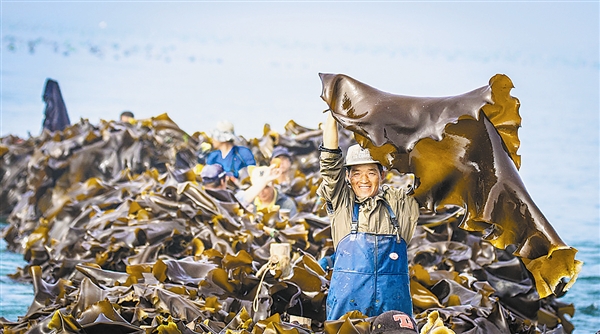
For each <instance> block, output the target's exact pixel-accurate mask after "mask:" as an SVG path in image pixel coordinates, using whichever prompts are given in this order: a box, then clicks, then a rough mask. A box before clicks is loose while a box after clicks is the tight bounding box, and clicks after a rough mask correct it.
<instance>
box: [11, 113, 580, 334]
mask: <svg viewBox="0 0 600 334" xmlns="http://www.w3.org/2000/svg"><path fill="white" fill-rule="evenodd" d="M320 139H321V132H320V130H319V129H311V128H305V127H302V126H300V125H298V124H296V123H295V122H293V121H290V122H288V124H287V125H286V126H285V129H284V131H283V132H281V133H278V132H276V131H274V130H273V129H271V128H270V127H269V126H268V125H265V129H264V133H263V136H262V137H261V138H255V139H250V140H245V139H244V138H243V137H241V139H240V140H242V142H241V143H240V144H243V145H247V146H249V147H250V148H251V149H252V150H253V152H254V154H255V156H256V158H257V161H258V162H259V163H260V164H266V163H267V161H268V159H269V157H270V154H271V152H272V148H273V147H274V146H275V145H282V146H285V147H287V148H288V149H289V150H290V151H291V152H293V153H294V156H295V162H294V164H295V166H294V167H295V168H296V174H295V179H294V182H293V186H292V187H291V189H290V191H291V194H292V196H293V197H294V198H295V200H296V202H297V204H298V208H299V214H298V215H296V216H295V217H290V218H289V219H287V218H284V217H281V216H279V214H278V213H277V212H258V213H257V214H253V213H250V212H248V211H246V210H244V208H242V207H240V205H239V204H238V203H236V202H235V201H230V200H228V198H225V197H214V196H212V195H211V194H209V192H207V191H206V190H205V189H204V188H203V186H202V184H201V180H200V179H199V177H198V176H197V175H196V173H195V172H194V167H195V164H196V156H197V155H198V154H199V153H200V152H201V150H202V149H201V146H202V144H203V143H208V141H209V140H208V138H207V137H206V136H204V133H203V132H197V133H195V134H193V135H188V134H186V133H185V132H183V131H181V130H180V129H179V127H178V126H177V125H176V124H175V123H173V122H172V121H171V120H170V119H169V118H168V116H167V115H159V116H158V117H155V118H151V119H147V120H138V121H137V122H136V123H134V124H123V123H119V122H112V121H110V122H104V121H103V122H101V124H100V125H98V126H96V125H92V124H90V123H89V122H88V121H86V120H81V121H80V122H79V123H76V124H74V125H72V126H70V127H67V128H66V129H65V130H64V131H59V132H53V133H52V132H48V131H46V132H43V133H42V135H41V136H39V137H35V138H29V139H27V140H23V139H20V138H16V137H12V136H9V137H5V138H2V142H1V145H0V155H1V157H2V160H1V161H0V173H1V174H0V175H1V179H0V181H1V185H2V188H1V190H0V196H1V198H2V199H3V203H7V205H6V206H5V207H3V208H2V214H3V215H4V216H5V217H6V219H7V222H8V226H7V227H6V228H5V229H4V230H3V237H4V239H5V240H6V242H7V245H8V248H9V249H11V250H13V251H17V252H21V253H23V254H24V257H25V259H26V260H27V262H28V264H27V265H26V266H25V267H24V268H18V269H17V270H16V272H15V273H14V274H13V275H11V277H12V278H13V279H16V280H21V281H27V282H31V283H32V284H33V288H34V300H33V302H32V304H31V306H30V307H29V309H28V311H27V313H26V314H25V315H23V316H22V317H19V319H18V320H16V321H8V320H6V319H4V318H0V324H2V330H3V332H4V333H25V332H28V333H48V332H60V333H105V332H109V331H117V332H119V333H257V334H259V333H315V332H319V333H369V331H370V328H369V327H370V324H371V322H372V320H373V319H370V318H367V317H365V316H364V315H362V314H360V313H358V312H351V313H349V314H346V315H345V316H344V317H342V318H341V319H338V320H336V321H328V322H325V321H324V319H325V312H324V305H325V304H324V302H325V298H326V294H327V289H328V284H329V279H330V273H329V272H326V271H324V270H323V269H322V268H321V267H320V266H319V264H318V263H317V260H318V259H320V258H321V257H322V256H323V255H325V254H329V253H330V252H331V251H332V240H331V236H330V233H329V223H328V218H327V215H326V212H325V210H324V208H323V205H322V203H320V201H319V199H318V198H317V197H316V195H315V190H316V188H317V186H318V184H319V182H320V175H319V171H318V151H317V147H318V143H319V142H320ZM352 141H353V138H352V135H351V132H348V131H342V135H341V138H340V143H341V145H342V146H343V147H347V146H348V145H349V144H350V143H352ZM386 180H387V181H386V182H388V183H390V184H395V183H396V182H400V180H401V177H400V174H399V173H398V172H397V171H391V172H390V173H389V175H388V178H387V179H386ZM247 183H248V180H240V184H239V185H236V184H230V185H229V186H230V187H231V188H233V187H235V186H241V187H244V186H246V185H247ZM4 200H6V201H4ZM465 215H467V211H466V210H465V209H464V208H462V207H460V206H456V205H454V206H452V205H445V206H443V207H438V208H437V210H429V209H428V208H427V206H425V205H424V206H423V210H422V213H421V216H420V219H419V227H418V229H417V231H416V233H415V237H414V239H413V241H412V242H411V243H410V245H409V254H410V259H411V291H412V294H413V302H414V307H415V315H416V319H417V322H418V325H419V327H420V328H427V329H432V328H433V327H438V329H439V327H440V326H447V328H452V329H453V330H454V331H455V332H457V333H507V332H511V333H535V332H540V331H541V329H544V330H545V332H546V333H562V332H571V331H572V326H571V324H570V322H569V320H568V316H569V315H570V316H572V315H573V311H574V310H573V307H572V306H571V305H564V304H562V303H560V302H559V301H558V299H557V298H556V297H554V296H548V297H546V298H540V296H539V294H538V291H537V289H536V286H535V285H534V283H533V282H534V280H533V277H532V276H531V275H530V273H529V271H527V270H526V268H525V266H524V265H523V263H522V261H521V260H520V259H519V258H518V257H515V256H514V255H513V254H512V251H513V249H512V248H511V247H513V246H508V247H506V249H499V248H496V247H494V246H493V244H492V243H491V242H490V241H488V240H486V239H485V238H484V237H483V236H482V233H481V232H478V231H471V232H467V231H466V230H464V229H461V228H459V224H460V223H461V222H462V221H463V220H464V217H465ZM276 243H288V244H290V245H291V247H292V252H291V254H290V261H291V263H290V265H291V270H289V271H284V270H281V267H280V266H278V265H277V264H278V263H277V259H274V258H272V256H271V254H270V246H271V245H272V244H276ZM513 248H514V247H513ZM298 319H304V320H303V321H300V322H297V321H296V320H298ZM307 319H308V321H306V320H307Z"/></svg>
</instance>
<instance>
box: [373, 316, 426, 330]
mask: <svg viewBox="0 0 600 334" xmlns="http://www.w3.org/2000/svg"><path fill="white" fill-rule="evenodd" d="M378 333H391V334H404V333H418V329H417V323H416V322H415V320H414V319H413V318H412V317H411V316H409V315H408V314H406V313H404V312H401V311H387V312H384V313H382V314H380V315H379V316H377V317H376V318H375V320H373V325H372V326H371V334H378Z"/></svg>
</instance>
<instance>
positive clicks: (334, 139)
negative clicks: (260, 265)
mask: <svg viewBox="0 0 600 334" xmlns="http://www.w3.org/2000/svg"><path fill="white" fill-rule="evenodd" d="M338 146H339V144H338V124H337V121H336V120H335V118H333V116H332V115H331V111H328V112H327V120H326V121H325V125H324V127H323V147H325V148H327V149H330V150H336V149H337V148H338Z"/></svg>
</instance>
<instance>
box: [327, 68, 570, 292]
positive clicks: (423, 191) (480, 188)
mask: <svg viewBox="0 0 600 334" xmlns="http://www.w3.org/2000/svg"><path fill="white" fill-rule="evenodd" d="M321 79H322V83H323V93H322V95H321V97H322V98H323V100H324V101H325V102H326V103H327V104H328V106H329V108H330V109H331V110H332V112H333V115H334V117H335V118H336V119H337V120H338V121H339V122H340V123H341V124H342V125H343V126H344V127H346V128H348V129H350V130H352V131H355V132H356V133H358V134H359V135H360V137H359V142H361V144H362V145H363V146H366V147H369V148H370V149H371V150H372V151H373V152H374V155H375V156H376V158H377V159H378V160H379V161H381V162H382V163H383V164H384V165H386V166H388V167H393V168H395V169H397V170H398V171H400V172H405V173H414V174H415V175H416V176H417V177H418V178H419V180H420V182H421V183H420V186H419V188H417V190H416V191H415V196H416V198H417V200H418V201H419V203H421V204H422V205H424V206H426V207H427V208H429V209H431V210H436V209H439V208H442V207H443V206H445V205H458V206H461V207H464V208H465V209H466V217H465V219H464V221H463V222H462V223H461V227H462V228H464V229H467V230H470V231H481V232H485V239H486V240H488V241H490V242H491V243H492V244H493V245H494V246H496V247H498V248H501V249H504V248H506V247H508V246H509V245H516V246H517V249H516V250H515V251H514V252H515V254H516V255H517V256H519V257H520V258H522V260H523V262H524V263H525V265H526V266H527V268H528V269H529V271H530V272H531V273H532V274H533V276H534V278H535V283H536V287H537V290H538V293H539V294H540V296H541V297H546V296H548V295H550V294H552V293H556V294H559V295H560V294H562V293H564V291H565V290H567V289H568V288H569V287H570V286H571V285H572V284H573V283H575V280H576V278H577V274H578V273H579V271H580V270H581V265H582V263H581V262H580V261H578V260H575V253H576V252H577V250H576V249H574V248H572V247H569V246H568V245H566V244H565V243H564V242H563V241H562V240H561V239H560V237H559V236H558V235H557V234H556V231H555V230H554V229H553V228H552V226H551V225H550V223H549V222H548V221H547V219H546V218H545V217H544V215H543V214H542V213H541V211H540V210H539V209H538V207H537V206H536V205H535V203H534V202H533V200H532V199H531V197H530V196H529V194H528V193H527V191H526V189H525V185H524V184H523V182H522V181H521V178H520V177H519V174H518V168H519V167H520V156H518V155H517V153H516V152H517V149H518V147H519V139H518V136H517V130H518V128H519V126H520V124H521V117H520V116H519V112H518V109H519V105H520V103H519V101H518V100H517V99H516V98H514V97H512V96H510V90H511V89H512V88H513V84H512V82H511V80H510V79H509V78H508V77H507V76H505V75H495V76H494V77H492V78H491V79H490V82H489V85H486V86H483V87H481V88H478V89H476V90H473V91H471V92H468V93H465V94H462V95H457V96H450V97H436V98H431V97H427V98H419V97H410V96H402V95H394V94H390V93H386V92H382V91H379V90H377V89H375V88H373V87H370V86H368V85H366V84H364V83H361V82H359V81H357V80H355V79H353V78H350V77H348V76H345V75H334V74H321ZM564 279H566V280H564Z"/></svg>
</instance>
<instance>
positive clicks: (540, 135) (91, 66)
mask: <svg viewBox="0 0 600 334" xmlns="http://www.w3.org/2000/svg"><path fill="white" fill-rule="evenodd" d="M42 28H44V27H42ZM42 30H43V29H40V30H26V31H25V30H19V27H18V26H16V27H12V28H11V27H10V26H9V29H6V28H5V30H4V32H3V34H4V35H3V36H2V45H1V47H2V51H3V55H2V73H1V74H2V75H1V80H2V85H0V87H2V93H3V95H2V104H1V105H0V106H2V110H1V117H0V135H8V134H13V133H16V134H18V135H20V136H23V135H24V132H25V131H23V129H11V128H7V127H6V126H4V127H3V126H2V120H3V119H4V122H9V123H10V124H17V122H16V121H15V122H13V120H15V119H17V120H20V121H21V122H26V123H27V124H28V126H27V129H28V130H31V132H32V133H34V135H35V134H37V133H39V132H38V129H40V126H38V124H39V125H41V122H42V114H43V108H44V105H43V103H42V101H41V95H42V90H43V84H44V81H45V79H46V77H52V78H53V79H55V80H57V81H58V82H59V84H60V86H61V88H62V89H63V96H64V97H65V102H66V105H67V108H68V109H69V106H71V105H78V106H85V105H88V106H89V108H90V114H94V113H95V114H94V115H102V117H103V118H105V119H110V118H115V117H116V116H117V115H118V114H119V113H120V112H121V111H122V110H124V109H127V108H128V106H130V105H134V106H137V108H138V109H134V111H135V112H136V113H138V114H144V112H145V111H144V104H142V103H141V102H142V101H138V100H128V98H129V96H128V94H127V92H128V89H132V88H131V87H133V86H134V85H135V83H132V82H131V81H130V80H131V78H136V79H139V80H140V83H142V81H143V82H151V81H152V80H157V83H156V85H155V87H156V88H155V89H156V91H151V92H150V93H151V94H153V95H156V96H160V94H162V90H163V88H162V87H164V86H163V85H175V84H177V83H178V81H180V80H182V79H184V78H186V77H189V76H190V75H189V74H188V71H187V68H188V67H186V66H195V67H196V68H198V67H199V66H204V67H202V68H205V69H206V71H205V72H203V73H202V75H205V76H208V77H210V78H211V79H212V78H214V80H210V84H211V85H213V84H214V85H215V87H227V88H228V89H231V88H236V89H237V87H231V86H230V84H228V83H224V82H220V81H219V77H220V75H219V73H218V71H220V70H225V69H226V67H227V66H229V65H228V63H227V54H228V53H227V52H228V51H229V49H217V50H219V52H221V53H218V52H217V53H214V52H212V51H211V50H215V48H214V47H215V45H230V44H227V43H234V42H235V40H234V41H233V42H232V40H231V39H227V38H224V39H212V40H208V41H205V44H203V45H204V46H205V47H206V49H205V50H204V51H203V52H199V53H192V52H189V53H186V52H182V48H181V46H179V45H178V46H177V47H176V46H174V45H173V46H171V45H170V44H166V43H165V44H160V43H155V44H154V45H148V44H145V43H143V42H140V43H138V42H130V43H129V44H127V43H125V42H121V44H111V43H110V39H109V38H107V40H108V41H105V40H104V37H103V38H102V39H101V38H100V37H99V36H94V35H90V36H88V35H86V36H85V38H83V39H87V38H89V39H90V41H91V42H89V43H88V44H85V45H83V46H82V45H81V43H79V44H78V42H77V41H80V40H82V38H81V37H80V36H79V35H77V34H75V33H73V34H71V35H68V36H70V37H65V36H66V35H60V34H58V33H56V32H55V33H54V35H53V36H46V35H44V34H43V33H42V32H40V31H42ZM180 37H181V36H180ZM190 39H191V38H190ZM259 42H260V41H259ZM255 44H256V45H251V46H249V47H253V48H258V47H259V46H261V45H262V44H260V43H258V42H256V43H255ZM284 44H285V43H284ZM272 45H273V44H271V45H267V47H271V48H274V47H273V46H272ZM275 45H276V46H277V45H278V44H275ZM308 46H310V45H308ZM308 46H303V45H300V46H294V45H292V46H291V47H290V48H293V47H297V48H300V47H308ZM282 47H288V46H286V45H283V46H282ZM184 50H185V49H184ZM232 51H233V50H232ZM297 51H298V49H293V50H292V52H297ZM312 51H315V52H316V51H318V50H312ZM326 51H328V49H326ZM211 52H212V53H211ZM236 52H240V51H239V50H238V51H236ZM271 55H272V54H271ZM283 55H287V54H283ZM290 57H291V56H290ZM324 57H325V56H323V57H321V58H324ZM180 58H182V59H180ZM356 61H357V64H360V63H359V62H360V61H362V59H357V60H356ZM148 64H158V65H156V66H155V67H153V68H152V69H149V68H148ZM213 65H214V66H213ZM234 65H235V66H237V65H239V66H240V69H242V68H245V67H246V63H243V64H242V63H240V64H234ZM275 65H278V64H273V63H271V67H274V66H275ZM284 65H285V63H282V64H281V71H283V72H285V71H286V70H288V68H286V67H285V66H284ZM443 65H444V64H443ZM484 65H485V64H479V65H477V64H473V65H472V66H471V64H465V65H464V68H471V69H473V71H472V72H471V73H470V75H473V73H475V72H478V71H480V72H482V73H486V74H485V75H482V76H481V81H480V83H481V85H484V84H486V83H487V80H488V79H489V76H487V75H488V74H489V73H490V71H492V72H491V74H494V73H497V72H495V71H498V70H497V69H485V70H483V69H482V68H483V66H484ZM500 65H501V64H500ZM575 65H577V64H575ZM575 65H573V66H575ZM306 66H307V67H309V66H311V65H306ZM511 66H512V65H511ZM519 66H520V65H519ZM557 66H563V68H562V70H564V66H565V65H564V64H562V65H561V64H557ZM496 67H498V66H496ZM215 68H218V69H217V70H214V69H215ZM299 68H302V66H299ZM309 69H310V71H312V68H309ZM320 70H322V71H327V70H329V69H328V68H325V69H320ZM361 70H363V69H362V68H361ZM542 70H545V69H543V68H539V67H537V68H535V67H534V68H528V69H526V68H525V67H518V66H514V67H511V68H510V69H508V68H507V69H506V72H508V73H507V74H508V75H509V76H510V77H511V78H512V79H513V81H515V86H516V87H517V88H515V90H514V91H513V94H514V95H515V96H517V97H519V98H520V100H521V116H522V117H523V127H522V129H521V130H520V131H519V137H520V139H521V148H520V149H519V154H521V155H522V168H521V170H520V174H521V177H522V179H523V181H524V183H525V185H526V187H527V190H528V192H529V194H530V195H531V197H532V198H533V201H534V202H535V203H536V205H537V206H538V207H539V208H540V210H541V211H542V213H544V215H545V216H546V218H548V220H549V221H550V223H551V224H552V225H553V226H554V228H555V229H556V230H557V232H558V234H559V235H560V236H561V238H562V239H563V240H564V241H565V242H566V243H567V244H568V245H570V246H573V247H575V248H577V249H578V250H579V252H578V254H577V259H579V260H582V261H583V262H584V266H583V269H582V271H581V273H580V275H579V278H578V280H577V282H576V283H575V284H574V286H573V287H572V288H571V290H570V291H569V292H568V293H567V294H566V295H565V296H564V297H562V298H561V301H563V302H566V303H573V304H574V305H575V308H576V313H575V316H574V317H573V318H572V322H573V323H574V324H575V326H576V329H575V333H578V334H587V333H595V332H596V331H598V330H600V221H599V219H600V218H599V210H600V200H599V194H600V193H599V171H600V168H599V151H600V148H599V145H598V138H599V134H598V132H599V122H598V118H599V111H598V98H597V94H598V83H597V82H596V83H595V85H596V86H593V85H579V86H578V85H571V86H572V87H571V88H570V89H572V92H571V91H569V92H567V93H569V94H571V93H572V94H571V95H572V96H574V98H572V99H569V100H568V101H562V102H560V103H555V102H549V101H550V100H551V98H554V97H556V95H561V94H562V93H565V92H564V90H565V89H563V90H562V91H557V92H555V91H553V90H552V88H554V87H550V88H548V87H546V88H541V87H540V88H539V91H535V92H536V93H537V95H536V96H537V97H536V98H534V97H531V95H528V94H529V93H528V92H529V91H528V89H531V88H532V87H529V86H528V84H527V83H525V82H523V81H519V80H515V79H518V78H519V77H520V76H521V77H526V76H535V75H538V74H537V73H536V72H535V71H538V72H539V73H542ZM281 71H280V72H281ZM356 71H359V69H356ZM500 71H505V68H504V67H502V66H500ZM528 71H529V72H528ZM591 71H592V72H593V73H592V76H593V77H595V78H596V79H595V80H597V78H598V68H597V67H596V68H594V69H592V70H591ZM313 72H314V82H311V83H307V84H308V85H314V89H312V91H313V92H312V93H310V99H311V101H312V100H316V101H317V104H316V107H315V108H313V107H311V108H306V109H310V110H304V111H303V112H299V111H297V110H295V109H291V108H292V107H293V106H296V105H298V103H299V102H298V101H277V100H276V99H277V95H278V92H277V91H274V92H272V94H271V96H272V98H273V103H275V104H277V105H278V106H280V107H281V108H272V109H271V111H270V112H271V115H266V116H262V115H254V114H253V115H252V117H249V116H248V115H247V114H244V113H243V112H241V111H240V112H239V113H237V114H235V115H234V117H233V121H234V124H236V130H237V129H240V131H238V134H241V135H245V137H247V138H254V137H258V136H260V133H261V131H262V127H261V126H262V125H263V124H265V123H269V122H271V121H273V120H276V119H277V120H281V122H279V123H278V124H281V125H282V124H284V122H285V121H287V120H290V119H293V120H300V119H301V120H302V121H301V122H299V123H300V124H301V125H303V126H307V127H310V128H316V127H317V126H318V123H319V122H321V121H322V120H323V117H322V114H321V110H323V109H324V107H325V106H324V104H322V103H321V102H322V101H319V98H318V96H319V94H320V83H319V82H318V78H317V70H314V71H313ZM352 72H353V71H351V69H349V70H348V73H347V74H349V75H351V74H352ZM572 72H573V74H572V75H573V77H577V76H579V74H581V75H582V76H583V75H587V76H589V72H590V70H589V68H584V67H581V66H580V67H577V68H573V71H572ZM286 73H287V72H286ZM261 75H262V72H261V71H260V69H257V70H256V73H255V76H256V78H260V77H261ZM311 75H312V74H311ZM478 75H479V74H478ZM540 75H541V74H540ZM66 77H69V78H70V79H69V80H66V79H64V80H63V78H66ZM267 79H269V78H267ZM295 79H296V78H295V77H294V76H293V75H290V76H288V77H287V78H286V80H288V81H289V82H295ZM405 79H406V78H405ZM96 80H97V81H102V82H106V83H109V84H108V85H106V86H95V87H103V88H100V89H98V90H89V91H86V92H80V94H74V93H73V92H77V90H76V88H77V86H81V85H83V84H84V83H88V82H91V81H96ZM407 80H412V81H418V80H417V78H409V79H407ZM555 80H557V81H558V80H562V78H560V79H559V78H556V79H555ZM301 84H302V85H303V86H304V85H305V83H301ZM520 84H521V86H520ZM244 85H246V86H247V88H248V89H250V93H248V95H247V96H243V97H242V98H241V99H240V98H239V96H238V98H237V99H235V96H233V95H232V101H231V103H232V108H231V109H229V110H237V109H236V108H238V107H239V108H238V109H239V110H243V106H240V104H245V103H249V104H251V103H254V102H255V100H256V99H255V98H253V95H252V94H254V91H252V89H253V90H255V91H257V92H258V91H262V90H264V89H266V88H265V87H260V85H253V84H252V83H245V84H244ZM278 86H280V87H278V89H282V90H283V89H288V88H285V87H287V86H285V85H283V84H279V85H278ZM479 86H480V85H474V86H472V87H470V89H475V88H478V87H479ZM523 86H525V87H523ZM550 86H552V85H550ZM311 87H312V86H311ZM68 88H71V89H70V90H69V89H68ZM533 88H535V87H533ZM186 89H188V90H189V91H185V92H183V91H180V93H181V94H182V95H183V93H190V92H191V91H198V92H200V91H202V92H203V93H204V94H210V89H211V86H210V85H209V86H206V87H202V89H200V88H199V87H196V86H190V87H187V88H186ZM216 89H219V88H216ZM240 89H241V88H240ZM271 89H274V88H271ZM292 89H293V88H292ZM461 89H462V88H461ZM519 89H521V90H519ZM544 89H545V90H544ZM585 89H588V90H589V91H590V92H595V94H596V95H595V96H596V97H595V98H594V97H593V96H591V97H590V98H589V99H587V100H586V99H585V97H586V96H587V95H590V94H587V93H585V94H584V93H581V91H582V90H585ZM65 91H67V92H65ZM234 91H235V89H234ZM465 91H467V90H466V89H462V92H465ZM116 92H118V93H119V94H116ZM396 93H398V94H402V93H404V92H396ZM558 93H561V94H558ZM232 94H235V92H234V93H232ZM521 94H523V95H524V96H523V95H521ZM575 94H581V95H575ZM409 95H411V94H409ZM433 95H437V94H433ZM546 96H547V98H546ZM138 99H139V97H138ZM161 100H164V103H165V107H164V109H163V106H159V107H160V108H161V110H165V111H167V110H173V109H175V111H176V110H180V111H181V110H183V111H184V114H185V112H187V113H188V114H192V113H194V114H197V109H194V108H191V107H185V106H181V104H180V103H181V101H179V100H178V98H177V96H175V95H168V96H164V98H162V96H161ZM234 100H235V101H234ZM298 100H299V101H300V100H302V101H303V100H306V99H305V97H304V96H300V97H298ZM198 102H199V104H200V101H198ZM268 102H270V101H268ZM178 103H179V104H178ZM265 103H266V105H268V103H267V102H265ZM311 103H312V102H311ZM234 104H237V105H235V108H233V107H234ZM98 106H102V107H103V108H105V109H103V110H98ZM106 106H108V107H106ZM284 106H288V107H289V108H288V109H285V108H284ZM220 107H222V106H216V107H215V108H212V110H219V108H220ZM185 108H188V109H185ZM74 109H75V108H74ZM81 109H82V108H80V110H78V111H77V112H78V113H79V114H85V113H86V112H85V110H81ZM282 110H284V111H283V112H282ZM287 111H289V112H288V113H286V112H287ZM151 113H153V114H150V115H143V116H145V117H150V116H156V115H158V114H159V113H158V112H157V113H154V111H151ZM169 113H170V112H169ZM311 113H313V114H314V117H312V116H311V117H307V115H309V114H311ZM79 114H77V115H79ZM188 114H186V116H185V117H183V116H181V117H172V118H173V120H174V121H175V122H176V123H178V124H179V125H180V126H181V127H182V128H183V129H184V130H186V131H188V132H192V131H196V130H199V131H200V130H209V128H210V127H212V126H213V124H214V123H216V121H217V119H215V115H212V116H211V118H210V124H208V123H206V124H202V123H200V122H189V121H188V122H186V121H185V120H187V115H188ZM190 117H191V116H190ZM196 117H197V115H196ZM200 118H208V117H204V116H202V117H200ZM263 118H264V119H263ZM95 119H96V118H95V117H91V118H90V120H91V121H92V122H95ZM309 120H310V121H309ZM77 121H78V118H75V117H72V118H71V122H72V123H74V122H77ZM31 124H34V125H31ZM271 124H273V123H271ZM238 125H239V127H238ZM259 125H260V126H259ZM250 127H251V128H252V133H250V134H249V133H248V132H247V131H244V129H248V128H250ZM274 130H276V131H283V128H282V127H279V126H278V127H276V128H274ZM0 204H2V203H0ZM3 226H5V225H4V224H2V225H0V227H3ZM24 265H25V261H24V260H23V256H22V255H21V254H14V253H11V252H8V251H7V250H6V243H5V242H4V240H0V316H3V317H5V318H7V319H9V320H17V318H18V316H21V315H24V314H25V313H26V312H27V309H28V307H29V305H30V304H31V302H32V298H33V288H32V286H30V285H28V284H21V283H16V282H14V281H12V280H11V279H10V278H8V277H7V275H8V274H10V273H14V272H15V270H16V268H18V267H23V266H24Z"/></svg>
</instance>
